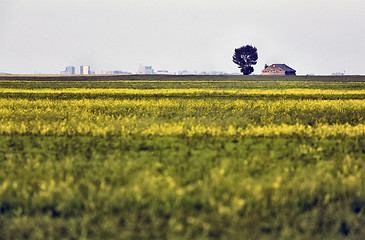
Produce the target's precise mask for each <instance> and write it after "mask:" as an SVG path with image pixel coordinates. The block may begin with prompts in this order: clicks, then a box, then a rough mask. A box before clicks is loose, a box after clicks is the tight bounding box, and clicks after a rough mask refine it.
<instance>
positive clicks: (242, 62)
mask: <svg viewBox="0 0 365 240" xmlns="http://www.w3.org/2000/svg"><path fill="white" fill-rule="evenodd" d="M257 59H258V55H257V49H256V48H255V47H253V46H251V45H246V46H242V47H240V48H236V49H235V50H234V55H233V62H234V63H235V64H237V65H238V68H241V73H242V74H243V75H250V74H251V73H252V72H253V70H254V69H253V67H251V65H256V63H257Z"/></svg>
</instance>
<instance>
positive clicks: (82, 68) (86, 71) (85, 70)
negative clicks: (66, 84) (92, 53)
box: [80, 66, 90, 75]
mask: <svg viewBox="0 0 365 240" xmlns="http://www.w3.org/2000/svg"><path fill="white" fill-rule="evenodd" d="M80 74H83V75H87V74H90V66H80Z"/></svg>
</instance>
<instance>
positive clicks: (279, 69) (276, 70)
mask: <svg viewBox="0 0 365 240" xmlns="http://www.w3.org/2000/svg"><path fill="white" fill-rule="evenodd" d="M295 72H296V71H295V70H294V69H292V68H290V67H288V66H287V65H285V64H272V65H270V66H268V67H266V68H265V69H264V70H262V75H296V74H295Z"/></svg>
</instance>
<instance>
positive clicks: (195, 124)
mask: <svg viewBox="0 0 365 240" xmlns="http://www.w3.org/2000/svg"><path fill="white" fill-rule="evenodd" d="M0 93H18V94H37V93H38V94H39V93H46V94H65V93H68V94H75V95H78V94H80V95H81V96H82V95H83V94H114V93H115V94H121V95H123V94H129V95H131V94H132V95H136V96H138V95H154V94H160V95H162V96H169V95H171V94H179V95H182V96H184V95H189V94H190V95H193V96H195V95H197V94H199V93H204V94H226V95H228V96H237V95H243V94H245V95H248V96H252V98H248V99H247V98H246V99H239V98H232V99H231V98H225V99H219V98H206V99H205V98H164V97H162V98H153V99H149V98H140V99H134V98H122V99H118V98H114V99H113V98H106V99H98V98H95V99H92V98H91V99H86V98H85V99H80V100H74V99H71V100H61V99H49V98H47V97H46V98H40V99H34V100H30V99H27V98H24V99H21V98H1V99H0V134H8V135H11V134H20V135H57V136H59V135H91V136H106V135H114V136H115V135H143V136H149V135H153V136H154V135H156V136H176V135H179V136H186V137H192V136H218V137H219V136H222V137H223V136H230V137H274V136H294V135H295V136H302V137H319V138H327V137H336V136H346V137H359V136H364V135H365V121H364V116H365V101H364V100H351V99H350V100H346V99H344V100H315V99H297V100H296V99H294V100H293V99H278V100H265V99H259V98H258V99H256V98H255V95H257V94H261V95H288V94H292V95H306V94H307V95H310V94H320V95H331V94H334V95H341V94H355V95H356V94H357V95H362V94H365V90H352V91H345V90H317V89H315V90H310V89H289V90H260V89H252V90H250V89H244V90H240V89H234V90H210V89H143V90H136V89H76V88H75V89H58V90H52V89H34V90H25V89H4V88H3V89H0Z"/></svg>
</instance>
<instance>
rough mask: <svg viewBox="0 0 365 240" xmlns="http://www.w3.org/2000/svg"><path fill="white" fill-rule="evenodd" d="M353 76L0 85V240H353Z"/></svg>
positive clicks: (357, 133)
mask: <svg viewBox="0 0 365 240" xmlns="http://www.w3.org/2000/svg"><path fill="white" fill-rule="evenodd" d="M360 79H361V78H360ZM225 80H227V79H225ZM356 80H359V77H357V78H356ZM362 80H364V79H362ZM362 80H361V81H356V82H351V79H350V80H346V81H333V82H331V81H292V79H289V80H288V79H287V80H286V81H277V80H275V81H253V79H251V78H250V81H237V80H236V79H234V80H232V81H222V80H219V79H218V80H215V81H208V80H207V81H205V80H204V81H199V80H194V81H189V79H188V78H186V79H184V81H175V80H174V81H165V80H161V79H157V80H155V81H153V80H151V79H149V80H148V81H143V80H141V81H138V80H128V79H127V80H123V81H120V80H115V81H22V80H19V79H16V81H13V80H12V81H11V80H9V79H7V80H2V81H0V239H227V240H228V239H363V236H365V82H362Z"/></svg>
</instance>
